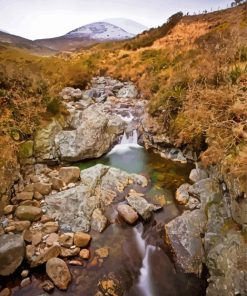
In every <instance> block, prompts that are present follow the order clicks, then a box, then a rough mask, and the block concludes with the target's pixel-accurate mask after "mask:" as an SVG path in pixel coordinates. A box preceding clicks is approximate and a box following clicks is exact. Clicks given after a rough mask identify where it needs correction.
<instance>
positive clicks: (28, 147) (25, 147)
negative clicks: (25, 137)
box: [19, 140, 33, 159]
mask: <svg viewBox="0 0 247 296" xmlns="http://www.w3.org/2000/svg"><path fill="white" fill-rule="evenodd" d="M32 156H33V141H31V140H30V141H26V142H24V143H22V144H21V145H20V148H19V158H20V159H26V158H30V157H32Z"/></svg>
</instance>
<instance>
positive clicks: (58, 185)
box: [51, 177, 64, 191]
mask: <svg viewBox="0 0 247 296" xmlns="http://www.w3.org/2000/svg"><path fill="white" fill-rule="evenodd" d="M51 184H52V185H51V186H52V189H53V190H57V191H60V190H61V189H62V188H63V187H64V182H63V181H62V179H60V178H56V177H53V178H52V179H51Z"/></svg>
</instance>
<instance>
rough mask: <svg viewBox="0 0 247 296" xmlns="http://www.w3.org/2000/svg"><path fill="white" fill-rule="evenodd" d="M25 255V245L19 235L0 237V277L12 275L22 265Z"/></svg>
mask: <svg viewBox="0 0 247 296" xmlns="http://www.w3.org/2000/svg"><path fill="white" fill-rule="evenodd" d="M24 254H25V243H24V240H23V238H22V236H21V235H19V234H3V235H1V236H0V266H1V268H0V275H3V276H7V275H10V274H12V273H13V272H14V271H15V270H16V269H17V268H18V267H19V266H20V264H21V263H22V261H23V258H24Z"/></svg>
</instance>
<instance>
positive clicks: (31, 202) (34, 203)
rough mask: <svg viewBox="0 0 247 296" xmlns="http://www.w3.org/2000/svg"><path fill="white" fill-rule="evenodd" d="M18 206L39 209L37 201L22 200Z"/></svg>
mask: <svg viewBox="0 0 247 296" xmlns="http://www.w3.org/2000/svg"><path fill="white" fill-rule="evenodd" d="M19 205H20V206H31V207H36V208H39V207H40V203H39V202H38V201H37V200H24V201H22V202H20V203H19Z"/></svg>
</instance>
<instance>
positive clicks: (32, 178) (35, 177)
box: [30, 175, 40, 183]
mask: <svg viewBox="0 0 247 296" xmlns="http://www.w3.org/2000/svg"><path fill="white" fill-rule="evenodd" d="M30 180H31V182H32V183H39V182H40V176H37V175H31V176H30Z"/></svg>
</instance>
